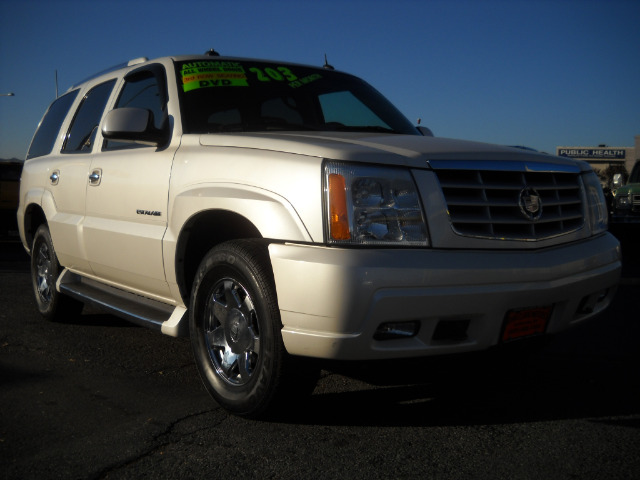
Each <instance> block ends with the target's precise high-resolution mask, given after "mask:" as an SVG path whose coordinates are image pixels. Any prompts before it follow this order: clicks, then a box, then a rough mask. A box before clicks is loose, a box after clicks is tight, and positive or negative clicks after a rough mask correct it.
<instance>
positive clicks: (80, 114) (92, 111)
mask: <svg viewBox="0 0 640 480" xmlns="http://www.w3.org/2000/svg"><path fill="white" fill-rule="evenodd" d="M115 83H116V81H115V79H114V80H110V81H108V82H105V83H102V84H100V85H98V86H97V87H94V88H92V89H91V90H89V92H88V93H87V94H86V95H85V96H84V98H83V99H82V102H81V103H80V106H79V107H78V110H77V112H76V114H75V117H74V118H73V122H72V123H71V127H70V128H69V133H67V138H66V140H65V142H64V147H63V148H62V151H63V153H80V152H85V153H86V152H90V151H91V147H92V146H93V141H94V139H95V138H96V132H97V131H98V125H99V124H100V118H102V112H103V111H104V107H105V105H106V104H107V100H109V96H110V95H111V91H112V90H113V86H114V85H115Z"/></svg>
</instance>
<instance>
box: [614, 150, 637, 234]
mask: <svg viewBox="0 0 640 480" xmlns="http://www.w3.org/2000/svg"><path fill="white" fill-rule="evenodd" d="M612 193H613V201H612V204H611V222H612V223H635V224H640V160H638V161H636V164H635V165H634V167H633V169H632V170H631V175H629V180H628V181H627V182H626V184H625V183H624V181H623V178H622V175H620V174H617V175H614V177H613V188H612Z"/></svg>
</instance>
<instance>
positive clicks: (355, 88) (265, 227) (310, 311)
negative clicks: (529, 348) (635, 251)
mask: <svg viewBox="0 0 640 480" xmlns="http://www.w3.org/2000/svg"><path fill="white" fill-rule="evenodd" d="M18 221H19V229H20V236H21V239H22V242H23V243H24V246H25V248H26V249H27V251H28V252H29V253H30V254H31V272H32V278H33V288H34V292H35V299H36V303H37V306H38V308H39V310H40V312H41V313H42V315H43V316H45V317H46V318H48V319H52V320H55V319H60V318H64V317H65V316H68V315H72V314H79V313H80V310H81V308H82V305H83V303H87V302H90V303H92V304H94V305H96V304H97V305H99V306H101V307H103V308H105V309H107V310H108V311H110V312H112V313H114V314H115V315H119V316H121V317H124V318H127V319H129V320H131V321H134V322H137V323H140V324H144V325H148V326H151V327H153V328H156V329H158V330H160V331H161V332H162V333H165V334H167V335H172V336H178V335H189V336H190V338H191V343H192V346H193V351H194V355H195V360H196V364H197V366H198V369H199V371H200V374H201V376H202V379H203V381H204V384H205V386H206V387H207V389H208V391H209V392H210V393H211V395H212V396H213V397H214V398H215V399H216V401H217V402H218V403H219V404H220V405H222V406H224V407H225V408H227V409H228V410H229V411H231V412H234V413H236V414H238V415H245V416H256V415H259V414H261V413H263V412H265V411H266V410H267V408H268V407H269V408H271V407H274V406H277V405H278V404H279V403H280V402H282V401H284V400H285V399H286V398H287V395H288V394H289V393H287V392H290V391H291V390H290V386H291V384H297V382H298V380H294V378H295V377H296V376H297V375H299V374H300V372H299V371H298V370H299V369H297V368H296V366H297V365H301V364H303V363H305V362H304V361H302V360H303V358H302V357H314V358H321V359H340V360H367V359H391V358H400V357H417V356H424V355H433V354H450V353H458V352H468V351H473V350H480V349H486V348H488V347H491V346H494V345H497V344H499V343H503V342H512V341H513V342H515V341H518V340H519V339H521V338H525V337H528V336H534V335H544V334H549V333H554V332H558V331H560V330H563V329H565V328H567V327H570V326H572V325H575V324H576V323H579V322H581V321H583V320H585V319H587V318H589V317H591V316H593V315H595V314H598V313H599V312H601V311H602V310H603V309H605V308H606V307H607V305H608V304H609V303H610V301H611V299H612V297H613V295H614V291H615V288H616V285H617V283H618V280H619V275H620V268H621V265H620V251H619V245H618V242H617V241H616V240H615V239H614V238H613V237H612V236H611V235H610V234H609V233H607V231H606V230H607V223H606V222H607V210H606V205H605V200H604V197H603V194H602V191H601V187H600V183H599V181H598V178H597V177H596V175H595V174H594V173H593V172H592V171H591V169H590V168H589V166H588V165H587V164H585V163H580V162H575V161H573V160H570V159H566V158H559V157H555V156H548V155H543V154H538V153H535V152H531V151H526V150H523V149H516V148H509V147H502V146H493V145H488V144H482V143H472V142H465V141H457V140H450V139H444V138H435V137H433V136H431V135H430V134H429V132H428V131H427V130H426V129H424V128H416V127H414V126H413V125H412V124H411V123H410V122H409V121H408V120H407V119H406V118H405V117H404V116H402V114H400V113H399V112H398V110H397V109H396V108H395V107H394V106H392V105H391V104H390V103H389V102H388V101H387V100H386V99H385V98H384V97H383V96H381V95H380V93H378V92H377V91H376V90H375V89H373V88H372V87H371V86H369V85H368V84H367V83H365V82H364V81H362V80H360V79H359V78H356V77H354V76H352V75H348V74H345V73H340V72H337V71H334V70H333V68H331V67H329V66H328V65H325V67H324V68H314V67H309V66H303V65H296V64H291V63H285V62H277V61H263V60H253V59H242V58H228V57H220V56H218V54H217V53H216V52H213V51H211V52H209V54H207V55H201V56H180V57H166V58H159V59H156V60H147V59H146V58H142V59H137V60H133V61H131V62H129V63H128V64H127V65H124V66H120V67H117V68H114V69H111V70H110V71H107V72H106V73H104V72H103V73H101V74H99V75H96V76H94V77H92V78H90V79H88V80H86V81H84V82H82V83H80V84H78V85H75V86H73V87H71V88H70V89H69V91H68V92H67V93H65V94H64V95H63V96H61V97H59V98H57V99H56V100H55V101H54V102H53V103H52V104H51V106H50V107H49V109H48V110H47V112H46V113H45V115H44V117H43V119H42V121H41V123H40V125H39V127H38V129H37V131H36V133H35V135H34V137H33V140H32V142H31V146H30V149H29V152H28V155H27V159H26V162H25V165H24V171H23V173H22V179H21V189H20V205H19V208H18Z"/></svg>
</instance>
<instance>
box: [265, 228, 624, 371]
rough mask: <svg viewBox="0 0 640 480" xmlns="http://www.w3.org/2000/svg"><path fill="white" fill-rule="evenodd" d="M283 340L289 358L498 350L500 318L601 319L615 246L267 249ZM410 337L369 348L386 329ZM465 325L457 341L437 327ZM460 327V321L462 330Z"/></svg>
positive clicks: (554, 323)
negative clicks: (415, 325) (531, 311)
mask: <svg viewBox="0 0 640 480" xmlns="http://www.w3.org/2000/svg"><path fill="white" fill-rule="evenodd" d="M269 251H270V255H271V262H272V266H273V272H274V277H275V282H276V290H277V296H278V303H279V306H280V313H281V318H282V324H283V329H282V337H283V340H284V343H285V346H286V348H287V351H288V352H289V353H291V354H294V355H302V356H310V357H318V358H330V359H342V360H347V359H352V360H364V359H381V358H401V357H412V356H422V355H432V354H447V353H458V352H467V351H472V350H480V349H484V348H488V347H490V346H493V345H495V344H497V343H498V342H499V339H500V334H501V329H502V325H503V321H504V319H505V316H506V314H507V312H509V311H510V310H514V309H522V308H528V307H542V306H551V307H552V308H553V310H552V314H551V318H550V319H549V323H548V325H547V333H554V332H558V331H561V330H563V329H565V328H568V327H569V326H571V325H573V324H576V323H578V322H580V321H582V320H585V319H587V318H589V317H591V316H593V315H596V314H598V313H599V312H601V311H602V310H604V309H605V308H606V307H607V306H608V305H609V303H610V302H611V300H612V298H613V296H614V293H615V289H616V286H617V284H618V281H619V278H620V271H621V262H620V247H619V243H618V241H617V240H616V239H615V238H614V237H613V236H612V235H610V234H608V233H607V234H604V235H601V236H598V237H595V238H591V239H588V240H585V241H582V242H578V243H572V244H569V245H563V246H558V247H553V248H545V249H541V250H533V251H513V250H474V251H468V250H466V251H465V250H437V249H340V248H329V247H321V246H311V245H299V244H272V245H271V246H270V247H269ZM411 321H417V322H419V323H420V329H419V331H418V334H417V335H416V336H414V337H411V338H401V339H393V340H376V339H374V334H375V332H376V330H377V329H378V327H379V326H380V325H381V324H383V323H388V322H411ZM448 321H454V322H455V321H464V322H465V324H468V327H467V328H466V332H465V335H464V338H450V339H447V338H444V339H443V338H441V336H439V335H436V339H434V332H436V327H437V326H438V324H440V323H441V322H448ZM467 321H468V322H467Z"/></svg>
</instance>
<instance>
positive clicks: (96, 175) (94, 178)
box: [89, 168, 102, 186]
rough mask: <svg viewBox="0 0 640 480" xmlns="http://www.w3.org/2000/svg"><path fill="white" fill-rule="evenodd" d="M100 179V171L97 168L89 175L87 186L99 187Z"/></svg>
mask: <svg viewBox="0 0 640 480" xmlns="http://www.w3.org/2000/svg"><path fill="white" fill-rule="evenodd" d="M101 177H102V170H101V169H99V168H97V169H95V170H94V171H93V172H91V174H90V175H89V185H93V186H96V185H100V178H101Z"/></svg>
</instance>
